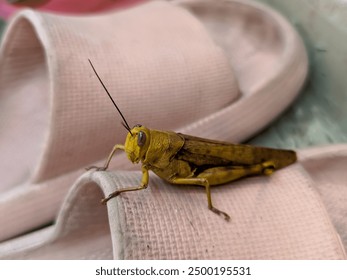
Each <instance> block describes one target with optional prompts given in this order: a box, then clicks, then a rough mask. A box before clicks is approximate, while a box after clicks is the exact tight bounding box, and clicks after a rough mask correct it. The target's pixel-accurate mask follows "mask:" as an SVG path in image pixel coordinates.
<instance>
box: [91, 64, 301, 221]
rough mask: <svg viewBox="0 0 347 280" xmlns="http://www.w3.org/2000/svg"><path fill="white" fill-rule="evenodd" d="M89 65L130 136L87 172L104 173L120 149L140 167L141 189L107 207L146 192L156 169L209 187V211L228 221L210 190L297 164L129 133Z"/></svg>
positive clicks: (279, 155) (235, 147)
mask: <svg viewBox="0 0 347 280" xmlns="http://www.w3.org/2000/svg"><path fill="white" fill-rule="evenodd" d="M89 63H90V65H91V66H92V68H93V71H94V73H95V74H96V76H97V77H98V79H99V81H100V83H101V84H102V86H103V88H104V89H105V91H106V93H107V94H108V96H109V98H110V99H111V101H112V103H113V104H114V106H115V107H116V108H117V110H118V112H119V114H120V115H121V117H122V119H123V121H124V123H122V124H123V126H124V127H125V128H126V129H127V130H128V134H127V137H126V140H125V144H124V145H120V144H117V145H115V146H114V147H113V149H112V151H111V153H110V155H109V156H108V159H107V160H106V162H105V164H104V166H103V167H96V166H91V167H89V168H88V169H92V168H95V169H97V170H106V169H107V168H108V166H109V163H110V161H111V159H112V157H113V155H114V153H115V152H116V150H123V151H125V152H126V154H127V157H128V158H129V160H130V161H131V162H132V163H139V162H141V163H142V180H141V183H140V185H139V186H136V187H128V188H124V189H120V190H117V191H115V192H113V193H111V194H110V195H109V196H108V197H106V198H104V199H102V201H101V202H102V203H103V204H106V202H107V201H108V200H110V199H111V198H113V197H116V196H118V195H119V194H120V193H122V192H129V191H137V190H142V189H145V188H147V186H148V181H149V174H148V172H149V170H152V171H153V172H154V173H155V174H157V175H158V176H159V177H160V178H162V179H164V180H166V181H168V182H170V183H173V184H180V185H199V186H203V187H205V190H206V195H207V205H208V208H209V209H210V210H212V211H213V212H214V213H216V214H219V215H222V216H224V218H225V219H226V220H229V219H230V217H229V215H228V214H227V213H225V212H223V211H221V210H219V209H217V208H215V207H214V206H213V204H212V199H211V190H210V186H213V185H220V184H224V183H227V182H231V181H234V180H237V179H240V178H242V177H247V176H254V175H270V174H272V173H273V172H274V171H276V170H278V169H280V168H283V167H286V166H288V165H290V164H292V163H294V162H295V161H296V153H295V152H294V151H290V150H279V149H271V148H264V147H255V146H250V145H242V144H231V143H227V142H222V141H215V140H208V139H204V138H198V137H194V136H190V135H185V134H181V133H175V132H171V131H159V130H154V129H149V128H147V127H145V126H142V125H136V126H134V127H133V128H132V129H131V128H130V126H129V125H128V123H127V121H126V120H125V118H124V116H123V114H122V113H121V111H120V110H119V108H118V106H117V105H116V103H115V101H114V100H113V99H112V97H111V95H110V93H109V92H108V90H107V89H106V87H105V85H104V83H103V82H102V80H101V79H100V77H99V75H98V74H97V72H96V70H95V68H94V66H93V64H92V63H91V61H90V60H89Z"/></svg>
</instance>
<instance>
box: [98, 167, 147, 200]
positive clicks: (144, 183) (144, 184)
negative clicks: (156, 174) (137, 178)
mask: <svg viewBox="0 0 347 280" xmlns="http://www.w3.org/2000/svg"><path fill="white" fill-rule="evenodd" d="M148 173H149V172H148V169H147V168H146V167H144V166H142V179H141V184H140V186H138V187H129V188H125V189H121V190H117V191H115V192H113V193H111V194H110V195H109V196H108V197H105V198H103V199H102V200H101V203H102V204H104V205H106V203H107V201H109V200H110V199H111V198H114V197H116V196H118V195H119V194H121V193H122V192H132V191H139V190H143V189H145V188H147V186H148V181H149V174H148Z"/></svg>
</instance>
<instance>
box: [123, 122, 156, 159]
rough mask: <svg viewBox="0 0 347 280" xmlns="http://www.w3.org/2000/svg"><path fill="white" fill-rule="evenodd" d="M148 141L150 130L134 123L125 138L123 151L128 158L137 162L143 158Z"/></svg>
mask: <svg viewBox="0 0 347 280" xmlns="http://www.w3.org/2000/svg"><path fill="white" fill-rule="evenodd" d="M149 142H150V130H149V129H148V128H147V127H144V126H142V125H140V124H138V125H135V126H134V127H133V128H132V129H131V130H130V131H129V133H128V135H127V138H126V140H125V144H124V146H125V152H126V154H127V156H128V158H129V160H130V161H131V162H133V163H138V162H139V161H140V160H141V161H142V160H144V158H145V156H146V152H147V150H148V147H149Z"/></svg>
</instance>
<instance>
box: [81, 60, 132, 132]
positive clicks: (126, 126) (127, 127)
mask: <svg viewBox="0 0 347 280" xmlns="http://www.w3.org/2000/svg"><path fill="white" fill-rule="evenodd" d="M88 61H89V63H90V66H91V67H92V68H93V71H94V73H95V75H96V76H97V77H98V79H99V81H100V83H101V85H102V87H103V88H104V90H105V91H106V93H107V95H108V97H109V98H110V99H111V101H112V103H113V105H114V106H115V107H116V109H117V111H118V113H119V114H120V116H121V117H122V119H123V121H124V122H122V125H123V126H124V127H125V129H126V130H127V131H129V133H130V134H131V136H133V134H132V133H131V129H130V126H129V125H128V122H127V121H126V119H125V117H124V116H123V114H122V112H121V111H120V109H119V108H118V106H117V104H116V102H115V101H114V100H113V98H112V96H111V94H110V93H109V92H108V90H107V88H106V86H105V84H104V83H103V81H102V80H101V78H100V76H99V75H98V73H97V72H96V70H95V68H94V65H93V63H92V62H91V61H90V59H89V58H88Z"/></svg>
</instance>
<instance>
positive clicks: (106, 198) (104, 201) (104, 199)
mask: <svg viewBox="0 0 347 280" xmlns="http://www.w3.org/2000/svg"><path fill="white" fill-rule="evenodd" d="M119 194H120V192H119V191H115V192H113V193H111V194H110V195H109V196H108V197H105V198H103V199H101V201H100V202H101V204H103V205H106V203H107V201H109V200H110V199H111V198H114V197H116V196H118V195H119Z"/></svg>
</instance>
